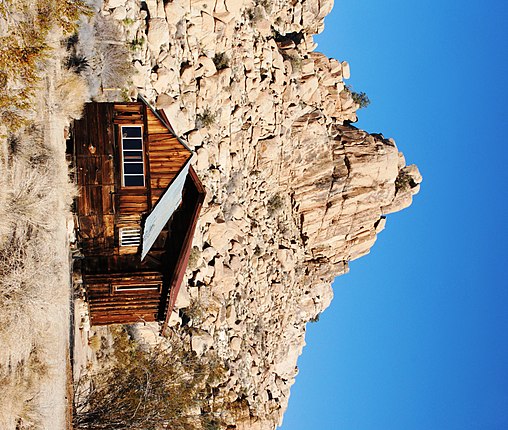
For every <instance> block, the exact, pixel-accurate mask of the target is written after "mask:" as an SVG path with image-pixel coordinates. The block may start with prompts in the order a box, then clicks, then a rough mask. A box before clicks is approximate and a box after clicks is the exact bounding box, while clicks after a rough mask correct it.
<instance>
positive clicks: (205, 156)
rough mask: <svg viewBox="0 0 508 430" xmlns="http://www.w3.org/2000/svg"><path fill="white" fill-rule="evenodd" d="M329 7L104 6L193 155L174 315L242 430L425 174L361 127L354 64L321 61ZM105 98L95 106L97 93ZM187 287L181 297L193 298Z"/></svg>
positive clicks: (227, 1) (139, 78)
mask: <svg viewBox="0 0 508 430" xmlns="http://www.w3.org/2000/svg"><path fill="white" fill-rule="evenodd" d="M332 4H333V2H332V1H326V0H325V1H323V0H296V1H294V2H286V1H282V0H276V1H273V2H272V1H270V2H268V1H264V0H257V1H255V2H252V1H248V0H199V1H197V0H173V1H171V2H164V1H162V0H148V1H146V2H142V3H141V4H139V3H138V2H136V1H134V0H109V1H107V2H106V3H105V5H104V6H103V7H102V9H101V10H100V14H102V15H103V16H105V17H107V18H108V19H112V20H116V21H117V24H118V28H119V29H120V30H121V32H122V35H123V38H124V40H125V41H126V42H128V43H129V44H130V46H131V47H132V55H133V62H134V67H135V70H136V74H135V75H134V77H133V82H132V86H131V87H130V88H129V94H130V96H132V97H134V96H136V94H137V93H138V92H139V93H142V94H143V95H144V96H145V97H146V98H147V99H148V100H151V101H152V102H153V103H155V104H156V105H157V107H158V108H159V109H164V110H165V112H166V114H167V116H168V118H170V120H171V122H172V125H173V127H174V128H175V130H176V132H177V133H179V134H180V135H182V136H185V137H186V138H187V140H188V142H189V145H190V146H191V147H192V148H193V149H194V150H195V151H196V156H195V159H194V166H195V168H196V170H197V172H198V174H199V176H200V178H201V180H202V181H203V183H204V185H205V187H206V190H207V198H206V201H205V204H204V208H203V211H202V216H201V218H200V220H199V224H198V227H197V231H196V235H195V238H194V243H193V250H192V254H191V261H190V267H189V269H188V271H187V275H186V282H187V285H188V288H187V290H186V291H183V292H182V294H181V296H180V298H179V306H180V308H183V311H184V313H186V314H187V316H188V318H187V319H190V320H189V321H188V323H187V326H186V329H185V330H182V329H180V328H179V327H180V326H179V323H180V322H181V321H180V318H179V317H178V315H177V314H175V315H174V318H172V322H173V323H174V324H175V326H174V330H175V331H176V332H177V333H180V335H181V336H188V337H189V343H190V344H191V345H192V348H193V349H194V350H195V351H196V353H198V354H206V353H207V351H209V350H214V351H215V352H216V353H218V354H219V356H220V357H222V358H223V359H224V360H226V362H227V363H228V366H229V379H228V380H227V381H224V383H223V384H222V385H221V386H220V387H218V389H217V393H216V399H217V398H220V399H221V402H222V404H223V405H225V406H224V407H225V409H227V410H231V411H234V413H232V412H231V413H230V414H226V415H225V419H226V421H228V422H229V423H230V424H231V425H232V427H231V428H237V429H273V428H275V427H276V425H277V424H278V423H280V421H281V419H282V416H283V413H284V411H285V409H286V407H287V402H288V398H289V391H290V387H291V385H292V384H293V382H294V378H295V376H296V374H297V367H296V363H297V358H298V356H299V355H300V354H301V352H302V348H303V346H304V344H305V341H304V336H305V325H306V323H307V322H308V321H309V320H311V319H313V318H315V317H316V316H317V315H318V314H319V313H320V312H322V311H323V310H324V309H325V308H326V307H327V306H328V305H329V304H330V301H331V300H332V290H331V287H330V283H331V281H332V280H333V278H334V277H335V276H338V275H340V274H342V273H345V272H346V271H347V270H348V262H349V261H350V260H353V259H355V258H358V257H361V256H362V255H365V254H366V253H368V252H369V249H370V247H371V246H372V245H373V243H374V241H375V240H376V234H377V233H378V232H380V231H381V230H382V229H383V228H384V225H385V216H386V215H387V214H388V213H390V212H394V211H397V210H400V209H402V208H404V207H406V206H408V205H409V204H411V198H412V195H413V194H415V193H416V192H418V189H419V183H420V182H421V176H420V174H419V172H418V169H417V168H416V167H415V166H406V165H405V160H404V157H403V156H402V154H401V153H400V152H398V150H397V148H396V146H395V143H394V141H393V140H391V139H385V138H384V137H383V136H382V135H370V134H368V133H366V132H364V131H361V130H358V129H356V128H354V127H352V126H351V125H349V124H350V123H351V122H354V121H356V110H357V109H358V105H357V104H355V102H354V100H353V98H352V95H351V91H350V90H349V89H348V88H347V87H346V86H345V84H344V79H347V78H349V75H350V71H349V65H348V64H347V62H345V61H343V62H339V61H337V60H335V59H329V58H327V57H326V56H324V55H322V54H319V53H316V52H313V50H314V49H315V47H316V44H315V43H314V42H313V34H315V33H317V32H319V31H321V30H322V29H323V18H324V17H325V15H326V14H327V13H328V12H329V11H330V10H331V7H332ZM97 97H100V95H97ZM184 290H185V289H184Z"/></svg>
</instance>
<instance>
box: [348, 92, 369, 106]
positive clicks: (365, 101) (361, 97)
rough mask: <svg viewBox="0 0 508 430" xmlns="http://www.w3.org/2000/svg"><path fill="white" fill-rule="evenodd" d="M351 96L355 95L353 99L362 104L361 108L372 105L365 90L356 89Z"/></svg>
mask: <svg viewBox="0 0 508 430" xmlns="http://www.w3.org/2000/svg"><path fill="white" fill-rule="evenodd" d="M351 96H352V97H353V101H354V102H355V103H356V104H357V105H359V106H360V109H363V108H366V107H367V106H368V105H370V100H369V97H368V96H367V94H365V93H363V92H361V93H357V92H355V91H351Z"/></svg>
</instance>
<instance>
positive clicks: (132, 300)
mask: <svg viewBox="0 0 508 430" xmlns="http://www.w3.org/2000/svg"><path fill="white" fill-rule="evenodd" d="M84 282H85V284H86V286H87V289H86V292H87V301H88V303H89V308H90V319H91V324H92V325H103V324H114V323H129V322H139V321H156V320H157V314H158V311H159V306H160V299H161V290H160V289H159V290H145V291H121V292H120V291H115V285H122V286H126V285H131V286H136V285H147V284H150V285H161V284H162V275H161V274H160V273H157V272H145V273H133V274H128V273H126V274H89V275H85V277H84Z"/></svg>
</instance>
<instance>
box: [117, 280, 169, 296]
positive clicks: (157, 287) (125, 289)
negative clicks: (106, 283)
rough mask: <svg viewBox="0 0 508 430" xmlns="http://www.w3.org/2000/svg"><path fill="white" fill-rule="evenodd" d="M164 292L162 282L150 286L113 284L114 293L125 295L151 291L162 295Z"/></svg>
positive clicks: (152, 283)
mask: <svg viewBox="0 0 508 430" xmlns="http://www.w3.org/2000/svg"><path fill="white" fill-rule="evenodd" d="M161 290H162V284H161V283H160V282H151V283H149V284H113V293H116V294H125V293H130V292H134V293H138V292H139V291H146V292H148V291H151V292H154V291H155V292H157V293H160V292H161Z"/></svg>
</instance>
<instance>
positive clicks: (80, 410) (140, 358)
mask: <svg viewBox="0 0 508 430" xmlns="http://www.w3.org/2000/svg"><path fill="white" fill-rule="evenodd" d="M114 339H115V343H114V354H113V357H112V360H111V361H110V362H109V363H105V364H104V363H103V366H104V367H103V368H102V371H100V372H99V373H96V374H94V375H92V376H91V377H90V379H89V380H85V381H83V380H82V381H79V383H78V385H77V387H76V389H75V399H74V407H75V413H74V426H75V429H77V430H80V429H101V430H102V429H108V430H115V429H119V430H120V429H126V428H129V429H131V430H160V429H171V430H198V429H199V430H201V429H206V428H211V427H210V426H211V425H214V424H217V426H216V428H220V427H219V423H220V420H219V419H218V417H216V416H214V414H212V413H211V412H209V411H208V412H207V411H206V410H207V406H206V394H207V390H210V389H211V387H213V386H215V385H217V384H218V383H220V382H222V380H223V379H224V375H225V371H226V369H225V367H224V365H223V364H222V363H221V362H220V360H218V359H212V360H210V359H207V360H205V359H200V358H198V357H197V356H196V355H195V354H194V353H192V352H191V351H188V350H186V349H185V348H183V347H182V346H181V345H180V346H179V345H175V344H173V345H171V346H168V345H167V344H159V345H158V346H157V347H155V348H153V349H151V350H148V351H147V350H146V349H144V348H141V347H140V345H138V344H136V343H135V342H134V341H132V340H131V339H130V338H129V337H128V335H127V333H126V332H125V331H122V330H119V331H117V332H116V333H115V337H114Z"/></svg>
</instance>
